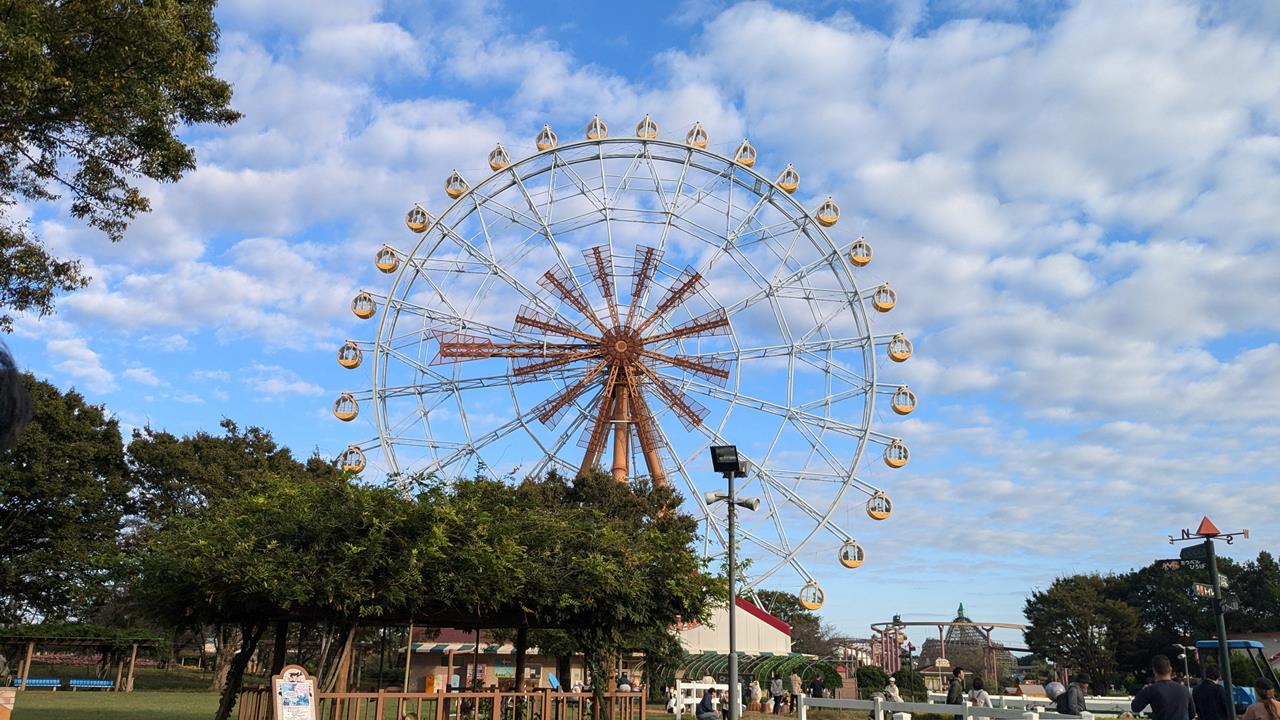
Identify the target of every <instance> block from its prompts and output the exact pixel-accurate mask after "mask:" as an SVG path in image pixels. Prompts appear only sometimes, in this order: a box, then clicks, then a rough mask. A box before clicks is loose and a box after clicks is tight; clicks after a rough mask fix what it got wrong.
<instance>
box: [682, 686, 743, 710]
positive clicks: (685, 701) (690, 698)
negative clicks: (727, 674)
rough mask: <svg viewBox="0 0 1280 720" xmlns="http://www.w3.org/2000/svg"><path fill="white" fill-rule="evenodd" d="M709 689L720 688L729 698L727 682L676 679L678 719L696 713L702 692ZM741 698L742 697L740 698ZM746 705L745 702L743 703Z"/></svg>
mask: <svg viewBox="0 0 1280 720" xmlns="http://www.w3.org/2000/svg"><path fill="white" fill-rule="evenodd" d="M707 690H719V691H720V693H721V697H723V698H725V700H726V701H727V700H728V698H729V695H728V693H729V686H728V684H726V683H704V682H684V681H683V680H677V681H676V703H675V714H676V720H680V716H681V715H683V714H685V713H689V714H690V715H696V714H697V713H696V711H695V710H696V708H697V707H698V703H699V702H700V701H701V700H702V693H704V692H706V691H707ZM739 699H740V700H741V698H739ZM743 705H745V703H743ZM719 709H720V703H719V702H717V703H716V710H717V711H718V710H719Z"/></svg>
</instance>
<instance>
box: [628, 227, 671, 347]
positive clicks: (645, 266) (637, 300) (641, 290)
mask: <svg viewBox="0 0 1280 720" xmlns="http://www.w3.org/2000/svg"><path fill="white" fill-rule="evenodd" d="M661 260H662V251H661V250H658V249H657V248H652V247H648V246H646V245H637V246H636V252H635V255H634V256H633V257H632V260H631V296H630V301H629V302H630V304H629V305H628V306H627V321H626V325H627V326H628V327H629V326H630V325H631V321H632V319H633V318H635V314H636V311H637V310H639V309H641V305H642V303H643V302H644V297H645V296H646V295H648V294H649V283H650V282H652V281H653V276H654V273H656V272H657V271H658V263H659V262H660V261H661Z"/></svg>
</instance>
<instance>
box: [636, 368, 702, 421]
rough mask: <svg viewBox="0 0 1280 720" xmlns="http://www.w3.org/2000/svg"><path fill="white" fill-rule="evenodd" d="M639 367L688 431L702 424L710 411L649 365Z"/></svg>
mask: <svg viewBox="0 0 1280 720" xmlns="http://www.w3.org/2000/svg"><path fill="white" fill-rule="evenodd" d="M639 367H640V371H641V372H642V373H644V374H645V376H647V377H648V378H649V381H650V382H651V383H652V384H653V387H654V389H655V390H656V391H657V393H658V396H659V397H661V398H662V401H663V402H664V403H665V404H666V406H667V407H669V408H671V409H672V410H673V411H675V414H676V417H677V418H678V419H679V420H680V422H681V423H682V424H683V425H684V427H685V429H686V430H692V429H693V428H694V427H695V426H698V425H701V424H702V421H703V419H704V418H706V417H707V412H708V410H707V409H706V408H705V407H703V406H702V404H701V403H699V402H698V401H696V400H694V399H692V398H690V397H689V396H688V395H686V394H685V393H683V392H681V391H680V390H678V389H676V388H675V387H673V386H672V385H671V383H670V382H669V381H668V379H667V378H666V377H665V376H663V375H659V374H658V373H656V372H654V371H653V369H652V368H650V367H649V366H648V365H645V364H644V363H640V365H639Z"/></svg>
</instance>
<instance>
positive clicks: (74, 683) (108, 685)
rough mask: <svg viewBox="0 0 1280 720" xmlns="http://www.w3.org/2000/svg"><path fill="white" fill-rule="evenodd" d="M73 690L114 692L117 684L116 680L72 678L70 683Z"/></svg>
mask: <svg viewBox="0 0 1280 720" xmlns="http://www.w3.org/2000/svg"><path fill="white" fill-rule="evenodd" d="M68 684H69V685H71V689H72V690H77V689H79V688H86V689H88V690H112V689H114V688H115V686H116V683H115V681H114V680H99V679H97V678H71V680H70V681H68Z"/></svg>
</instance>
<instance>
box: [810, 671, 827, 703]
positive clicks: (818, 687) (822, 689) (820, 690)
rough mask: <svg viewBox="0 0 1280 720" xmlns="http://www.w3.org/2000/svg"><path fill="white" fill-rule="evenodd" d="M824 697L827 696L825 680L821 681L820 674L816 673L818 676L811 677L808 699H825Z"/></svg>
mask: <svg viewBox="0 0 1280 720" xmlns="http://www.w3.org/2000/svg"><path fill="white" fill-rule="evenodd" d="M826 695H827V683H826V680H824V679H823V677H822V673H821V672H818V674H816V675H814V676H813V682H811V683H809V697H816V698H820V697H826Z"/></svg>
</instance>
